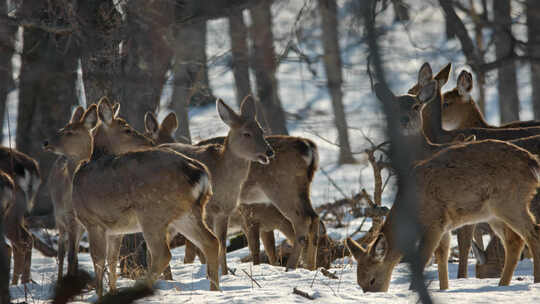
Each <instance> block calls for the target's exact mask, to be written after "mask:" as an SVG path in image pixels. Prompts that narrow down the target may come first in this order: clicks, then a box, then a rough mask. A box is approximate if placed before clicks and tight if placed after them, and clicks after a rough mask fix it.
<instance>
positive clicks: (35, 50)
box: [16, 0, 80, 213]
mask: <svg viewBox="0 0 540 304" xmlns="http://www.w3.org/2000/svg"><path fill="white" fill-rule="evenodd" d="M74 2H75V1H74ZM74 7H77V5H74ZM71 13H72V12H71V11H68V10H67V9H66V7H65V5H64V3H63V1H58V0H51V1H47V2H42V1H38V2H35V1H23V4H22V7H21V15H22V16H23V17H25V18H28V19H32V20H40V21H42V22H43V23H46V24H57V25H59V26H61V25H68V26H69V24H67V22H69V21H68V20H72V18H71V17H73V16H71V15H70V14H71ZM74 36H75V34H73V33H65V34H52V33H49V32H45V31H43V30H41V29H38V28H25V30H24V46H23V54H22V66H21V74H20V84H19V88H20V95H19V110H18V113H19V114H18V117H17V140H16V141H17V149H19V150H20V151H22V152H24V153H27V154H28V155H30V156H32V157H34V158H36V160H38V162H39V165H40V170H41V175H42V176H48V174H49V169H50V167H51V165H52V162H53V161H54V160H55V158H56V157H55V156H54V155H53V154H52V153H45V152H43V151H42V143H43V141H44V140H45V139H47V138H49V137H50V136H52V135H53V134H54V133H55V132H56V131H57V130H58V129H59V128H61V127H62V126H63V125H65V124H66V122H67V121H68V120H69V117H70V115H71V108H72V107H73V106H74V105H75V104H77V95H76V92H75V84H76V79H77V60H78V58H79V55H80V48H79V46H78V44H77V42H76V41H77V39H76V38H75V37H74ZM46 189H47V185H46V182H44V183H42V185H41V187H40V191H39V193H38V197H37V199H36V204H35V206H34V213H50V212H52V204H51V200H50V197H49V195H48V191H46Z"/></svg>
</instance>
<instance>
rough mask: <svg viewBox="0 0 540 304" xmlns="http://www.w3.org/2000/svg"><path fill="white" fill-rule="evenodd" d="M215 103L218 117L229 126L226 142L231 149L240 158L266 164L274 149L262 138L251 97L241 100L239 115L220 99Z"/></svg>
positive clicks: (253, 101)
mask: <svg viewBox="0 0 540 304" xmlns="http://www.w3.org/2000/svg"><path fill="white" fill-rule="evenodd" d="M216 104H217V111H218V114H219V117H220V118H221V120H222V121H223V122H224V123H225V124H226V125H227V126H229V127H230V130H229V134H228V136H227V142H226V144H228V146H229V148H230V149H231V151H232V152H233V153H234V154H235V155H236V156H238V157H240V158H243V159H246V160H250V161H256V162H259V163H261V164H263V165H267V164H268V163H269V162H270V158H272V157H273V156H274V150H272V148H271V147H270V145H269V144H268V143H267V142H266V140H265V139H264V136H263V135H264V134H263V130H262V129H261V126H260V125H259V123H258V122H257V120H256V118H255V116H256V109H255V100H254V99H253V97H252V96H247V97H246V98H245V99H244V101H242V104H241V106H240V115H238V114H236V113H235V112H234V111H233V110H232V109H231V108H229V106H227V105H226V104H225V103H224V102H223V100H221V99H218V100H217V102H216Z"/></svg>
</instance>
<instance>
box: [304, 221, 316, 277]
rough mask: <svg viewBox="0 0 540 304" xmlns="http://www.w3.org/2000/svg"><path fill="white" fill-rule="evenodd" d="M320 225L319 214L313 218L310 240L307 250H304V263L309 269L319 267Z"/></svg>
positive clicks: (309, 234)
mask: <svg viewBox="0 0 540 304" xmlns="http://www.w3.org/2000/svg"><path fill="white" fill-rule="evenodd" d="M319 225H320V220H319V217H318V216H315V217H312V218H311V224H310V226H309V233H308V241H307V246H306V250H305V251H304V256H303V258H304V263H305V264H306V267H307V269H309V270H315V269H317V248H318V242H319Z"/></svg>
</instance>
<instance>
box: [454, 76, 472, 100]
mask: <svg viewBox="0 0 540 304" xmlns="http://www.w3.org/2000/svg"><path fill="white" fill-rule="evenodd" d="M472 87H473V80H472V74H471V73H469V72H467V71H465V70H463V71H461V73H459V76H458V79H457V89H458V93H459V95H460V96H463V97H468V96H469V95H470V94H471V91H472Z"/></svg>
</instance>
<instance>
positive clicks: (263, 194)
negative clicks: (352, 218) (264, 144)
mask: <svg viewBox="0 0 540 304" xmlns="http://www.w3.org/2000/svg"><path fill="white" fill-rule="evenodd" d="M177 128H178V121H177V119H176V115H175V114H174V113H170V114H169V115H167V116H166V117H165V118H164V119H163V121H162V123H161V124H159V123H158V121H157V119H156V118H155V116H154V115H153V113H150V112H149V113H147V114H146V116H145V129H146V134H147V135H148V136H150V137H152V138H153V139H154V140H155V141H156V142H157V143H167V142H172V141H173V140H174V132H175V131H176V129H177ZM265 138H266V140H267V141H268V142H269V143H270V145H271V146H272V148H273V149H274V151H275V152H276V154H275V157H274V158H273V159H272V160H271V161H270V163H269V164H268V165H261V164H259V163H258V162H252V163H251V166H250V168H249V173H248V177H247V180H246V181H245V182H244V185H243V188H242V190H241V195H240V196H241V197H240V204H239V206H238V208H237V212H235V213H234V214H233V216H232V217H235V218H236V217H238V216H242V215H248V214H249V215H252V216H243V217H242V220H240V219H237V220H236V223H237V224H239V225H241V226H242V227H243V231H244V233H245V234H246V236H247V239H248V246H249V248H250V252H251V255H252V260H253V263H254V264H255V265H257V264H258V263H259V254H258V252H259V236H260V237H261V239H262V241H263V244H264V248H265V249H266V251H267V252H268V255H269V259H270V262H271V264H274V265H275V262H276V259H275V246H274V243H275V241H274V235H273V233H272V232H271V230H273V229H278V230H280V231H281V232H283V233H284V234H285V236H286V237H287V238H288V239H289V240H291V241H292V242H293V254H292V256H291V258H290V259H288V260H287V268H291V269H292V268H296V266H297V264H298V261H299V257H300V251H302V250H303V253H304V254H303V257H304V262H305V264H306V265H305V266H306V267H307V268H308V269H315V268H316V267H317V263H316V262H315V261H316V260H320V259H321V258H319V257H317V256H318V255H317V247H318V246H317V244H318V242H319V241H322V239H323V238H326V237H327V235H326V232H325V231H326V229H324V227H318V226H319V225H320V226H322V223H320V220H319V218H318V215H317V213H316V212H315V211H314V210H313V208H312V205H311V198H310V195H309V193H310V186H311V182H312V181H313V176H314V174H315V171H316V170H317V167H318V161H319V156H318V151H317V146H316V145H315V143H313V142H312V141H311V140H309V139H306V138H301V137H293V136H266V137H265ZM224 142H225V137H214V138H210V139H206V140H203V141H200V142H199V143H197V146H206V145H209V144H210V145H215V144H219V145H222V144H223V143H224ZM293 164H294V165H293ZM276 189H280V191H277V190H276ZM285 190H286V191H285ZM281 191H283V192H281ZM290 206H294V208H291V207H290ZM270 215H271V216H270ZM232 217H231V218H232ZM286 222H288V223H286ZM289 225H292V231H294V233H293V234H292V235H291V234H290V231H291V228H288V227H289ZM265 226H267V228H264V227H265ZM257 227H259V228H263V229H257ZM271 227H274V228H273V229H270V228H271ZM259 230H260V231H259ZM323 231H324V232H323ZM304 240H305V241H304ZM308 240H309V241H308ZM306 241H307V242H306ZM327 243H328V242H324V241H323V242H322V243H321V244H327ZM186 257H188V258H189V259H187V261H188V262H191V261H193V259H194V257H195V254H194V252H193V250H192V248H190V247H189V246H187V248H186Z"/></svg>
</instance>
